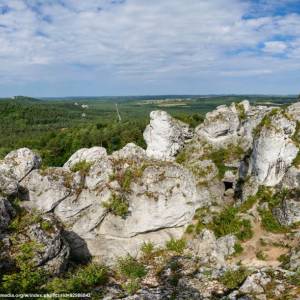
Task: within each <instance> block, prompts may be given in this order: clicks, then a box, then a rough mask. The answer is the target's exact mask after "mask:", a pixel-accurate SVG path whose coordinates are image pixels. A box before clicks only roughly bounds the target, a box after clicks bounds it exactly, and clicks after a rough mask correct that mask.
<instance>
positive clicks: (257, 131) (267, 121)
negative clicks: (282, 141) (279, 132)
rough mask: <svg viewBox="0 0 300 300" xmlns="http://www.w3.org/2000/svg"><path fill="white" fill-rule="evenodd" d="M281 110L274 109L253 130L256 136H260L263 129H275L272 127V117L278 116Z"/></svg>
mask: <svg viewBox="0 0 300 300" xmlns="http://www.w3.org/2000/svg"><path fill="white" fill-rule="evenodd" d="M280 111H281V110H280V109H279V108H273V109H272V110H271V111H270V112H269V113H268V114H266V115H265V116H264V117H263V118H262V120H261V122H260V123H259V124H258V125H257V126H256V127H255V128H254V129H253V134H254V136H258V135H259V134H260V132H261V130H262V129H263V128H272V127H273V128H274V129H276V128H275V127H274V126H273V125H272V117H273V116H276V115H277V114H278V113H279V112H280Z"/></svg>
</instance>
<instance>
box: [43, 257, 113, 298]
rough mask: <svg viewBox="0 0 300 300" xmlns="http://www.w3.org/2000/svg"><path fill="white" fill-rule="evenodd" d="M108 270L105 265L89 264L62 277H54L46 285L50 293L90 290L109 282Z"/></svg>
mask: <svg viewBox="0 0 300 300" xmlns="http://www.w3.org/2000/svg"><path fill="white" fill-rule="evenodd" d="M107 279H108V271H107V268H106V267H105V266H103V265H97V264H93V263H92V264H89V265H87V266H84V267H79V268H78V269H77V271H75V272H71V271H70V272H68V273H67V274H66V275H65V276H64V277H62V278H59V277H57V278H54V279H53V280H51V281H50V282H49V283H48V284H47V285H46V290H47V291H48V292H49V293H73V292H90V291H91V289H92V288H94V287H96V286H98V285H103V284H105V283H106V282H107Z"/></svg>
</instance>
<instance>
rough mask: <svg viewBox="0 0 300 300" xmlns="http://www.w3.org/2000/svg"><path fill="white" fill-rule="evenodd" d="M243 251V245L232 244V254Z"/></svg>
mask: <svg viewBox="0 0 300 300" xmlns="http://www.w3.org/2000/svg"><path fill="white" fill-rule="evenodd" d="M243 251H244V248H243V246H242V245H241V244H240V243H238V242H237V243H235V244H234V254H233V255H239V254H241V253H242V252H243Z"/></svg>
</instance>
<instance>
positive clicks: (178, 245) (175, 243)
mask: <svg viewBox="0 0 300 300" xmlns="http://www.w3.org/2000/svg"><path fill="white" fill-rule="evenodd" d="M166 248H167V249H168V250H170V251H174V252H176V253H178V254H182V253H183V251H184V249H185V248H186V240H185V239H178V240H175V239H173V238H172V239H170V240H169V241H168V242H167V243H166Z"/></svg>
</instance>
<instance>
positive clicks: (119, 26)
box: [0, 0, 300, 82]
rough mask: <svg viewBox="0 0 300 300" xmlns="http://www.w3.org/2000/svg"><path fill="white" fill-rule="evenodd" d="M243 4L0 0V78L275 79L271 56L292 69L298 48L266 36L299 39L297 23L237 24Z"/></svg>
mask: <svg viewBox="0 0 300 300" xmlns="http://www.w3.org/2000/svg"><path fill="white" fill-rule="evenodd" d="M62 2H63V3H64V5H61V3H62ZM250 2H251V1H248V2H247V1H242V0H240V1H239V0H230V1H228V0H210V1H204V0H184V1H182V0H151V1H149V0H127V1H114V3H115V4H112V1H111V0H94V1H82V0H64V1H63V0H53V1H49V0H47V1H38V0H26V1H25V0H24V1H23V0H0V6H1V5H8V6H9V7H11V8H12V10H11V11H10V12H9V13H7V14H4V15H0V45H1V46H0V75H1V78H2V81H3V80H7V81H14V80H20V81H22V82H24V81H32V80H37V78H38V79H43V80H45V81H46V80H49V81H56V80H66V78H67V79H70V80H73V79H74V80H75V79H76V80H77V79H79V78H81V76H82V77H84V78H92V77H95V76H101V74H102V76H103V74H105V75H107V76H108V75H110V76H111V77H112V78H119V79H124V80H128V78H136V80H157V81H160V80H161V79H163V78H175V77H186V78H190V77H194V78H197V77H201V76H202V75H203V76H207V74H210V76H213V74H218V75H221V76H222V75H224V76H236V75H242V74H243V75H244V76H255V75H257V74H258V73H259V74H261V73H262V74H266V73H267V74H269V73H272V72H277V70H278V69H276V68H275V66H276V65H277V64H282V62H281V61H280V58H278V57H272V54H274V53H286V54H287V57H288V59H287V60H286V61H285V62H284V66H283V68H286V69H290V68H292V66H295V65H297V64H295V60H298V59H299V44H297V43H295V44H294V45H293V46H291V47H288V45H287V43H285V42H282V41H276V40H275V41H273V36H274V35H280V34H282V35H290V36H293V37H299V36H300V16H299V15H297V14H289V15H286V16H279V17H272V16H262V17H257V18H251V19H245V18H243V16H244V15H245V14H247V12H248V11H249V9H250ZM26 3H27V5H26ZM39 3H43V4H42V5H38V4H39ZM270 3H271V1H266V5H267V4H268V5H270ZM28 5H29V6H28ZM297 28H298V29H297ZM259 44H263V45H264V48H263V51H261V50H259V48H258V45H259ZM266 59H268V62H269V63H270V64H269V65H268V66H270V67H268V69H266V68H265V62H266ZM292 61H293V63H292ZM298 62H299V61H298ZM49 70H51V71H49ZM99 74H100V75H99Z"/></svg>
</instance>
